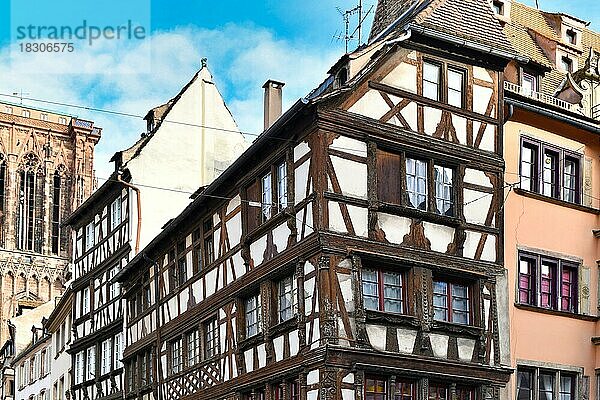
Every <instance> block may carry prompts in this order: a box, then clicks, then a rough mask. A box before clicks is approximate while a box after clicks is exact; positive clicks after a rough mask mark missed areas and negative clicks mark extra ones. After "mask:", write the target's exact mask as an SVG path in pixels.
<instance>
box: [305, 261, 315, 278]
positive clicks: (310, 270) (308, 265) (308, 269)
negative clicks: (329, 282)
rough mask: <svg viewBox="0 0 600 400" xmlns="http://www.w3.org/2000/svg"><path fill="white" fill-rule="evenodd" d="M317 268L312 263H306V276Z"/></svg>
mask: <svg viewBox="0 0 600 400" xmlns="http://www.w3.org/2000/svg"><path fill="white" fill-rule="evenodd" d="M315 269H316V268H315V266H314V265H312V263H311V262H310V261H306V262H305V263H304V275H308V274H310V273H311V272H313V271H314V270H315Z"/></svg>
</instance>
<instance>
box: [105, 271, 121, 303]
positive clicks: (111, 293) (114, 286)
mask: <svg viewBox="0 0 600 400" xmlns="http://www.w3.org/2000/svg"><path fill="white" fill-rule="evenodd" d="M118 272H119V265H118V264H117V265H116V266H114V267H112V268H111V269H110V270H109V271H108V281H109V283H108V300H112V299H115V298H117V296H118V295H119V294H121V285H120V283H119V282H112V283H110V282H111V281H112V279H113V278H114V277H115V276H116V275H117V273H118Z"/></svg>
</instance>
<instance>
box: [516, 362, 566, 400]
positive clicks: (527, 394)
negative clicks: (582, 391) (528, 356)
mask: <svg viewBox="0 0 600 400" xmlns="http://www.w3.org/2000/svg"><path fill="white" fill-rule="evenodd" d="M535 382H537V390H536V385H535ZM556 383H558V385H556ZM576 387H577V375H576V374H575V373H573V372H569V371H557V370H551V369H545V368H544V369H542V368H535V367H523V366H518V367H517V400H555V399H556V400H573V399H574V398H575V395H576ZM557 390H558V393H557Z"/></svg>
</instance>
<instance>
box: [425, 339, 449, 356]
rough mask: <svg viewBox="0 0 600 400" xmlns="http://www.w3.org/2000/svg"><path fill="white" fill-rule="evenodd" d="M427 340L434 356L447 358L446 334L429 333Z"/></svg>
mask: <svg viewBox="0 0 600 400" xmlns="http://www.w3.org/2000/svg"><path fill="white" fill-rule="evenodd" d="M429 341H430V342H431V349H432V350H433V355H434V356H435V357H440V358H448V336H446V335H438V334H437V333H431V334H429Z"/></svg>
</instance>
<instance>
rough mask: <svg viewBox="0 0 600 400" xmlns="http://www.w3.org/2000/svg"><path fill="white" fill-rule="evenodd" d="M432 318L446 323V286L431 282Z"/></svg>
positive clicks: (447, 318) (443, 283) (445, 284)
mask: <svg viewBox="0 0 600 400" xmlns="http://www.w3.org/2000/svg"><path fill="white" fill-rule="evenodd" d="M433 318H434V319H435V320H438V321H448V320H449V316H448V284H447V283H446V282H438V281H434V282H433Z"/></svg>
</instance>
